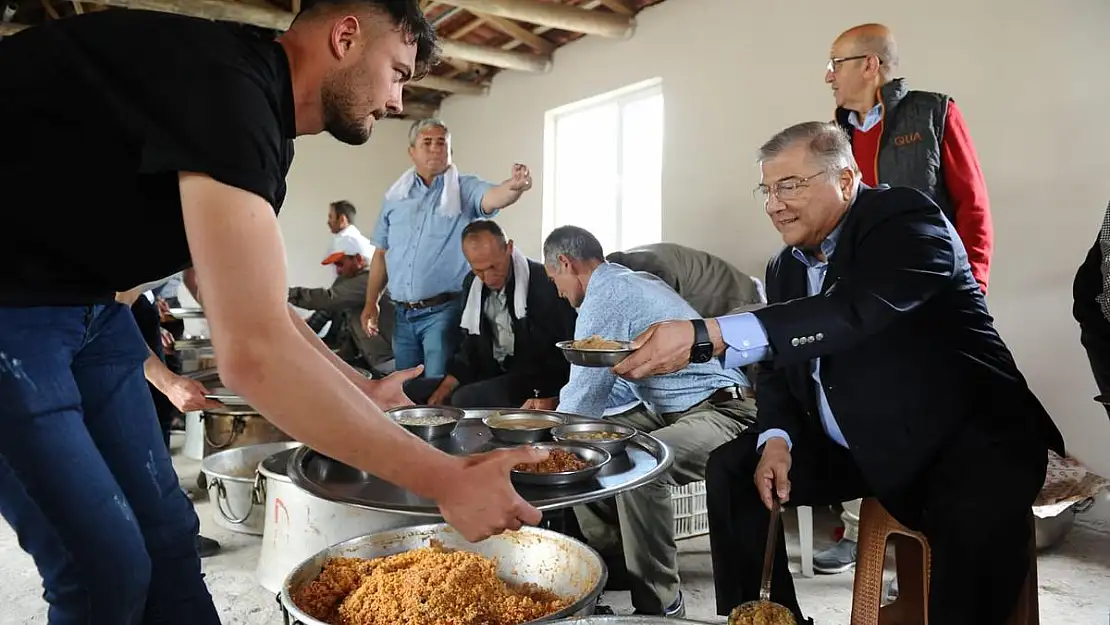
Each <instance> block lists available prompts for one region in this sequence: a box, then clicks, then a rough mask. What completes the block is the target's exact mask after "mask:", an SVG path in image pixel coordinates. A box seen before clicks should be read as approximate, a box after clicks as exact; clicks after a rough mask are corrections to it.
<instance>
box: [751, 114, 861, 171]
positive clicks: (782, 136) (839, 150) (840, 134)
mask: <svg viewBox="0 0 1110 625" xmlns="http://www.w3.org/2000/svg"><path fill="white" fill-rule="evenodd" d="M798 143H805V146H806V149H807V150H808V151H809V154H810V156H812V157H813V158H814V159H816V160H817V161H819V162H820V163H821V165H822V166H824V167H825V169H826V170H828V171H835V170H839V169H851V170H852V171H853V172H855V173H857V174H858V173H859V166H858V165H856V158H855V157H854V156H852V142H851V141H850V140H849V139H848V134H847V133H846V132H845V131H844V129H843V128H841V127H840V126H839V125H838V124H836V122H802V123H800V124H794V125H793V126H791V127H789V128H787V129H785V130H782V131H780V132H779V133H778V134H776V135H775V136H773V137H771V139H770V140H769V141H767V143H764V144H763V145H762V146H761V147H760V148H759V161H760V162H763V161H766V160H768V159H772V158H774V157H776V156H778V155H779V154H781V153H782V152H783V151H785V150H786V149H788V148H792V147H794V146H795V145H797V144H798Z"/></svg>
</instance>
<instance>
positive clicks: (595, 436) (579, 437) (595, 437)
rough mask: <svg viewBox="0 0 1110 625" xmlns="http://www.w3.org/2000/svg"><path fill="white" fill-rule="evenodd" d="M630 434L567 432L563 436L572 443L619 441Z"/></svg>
mask: <svg viewBox="0 0 1110 625" xmlns="http://www.w3.org/2000/svg"><path fill="white" fill-rule="evenodd" d="M627 436H628V434H622V433H620V432H601V431H598V432H567V433H566V434H563V438H566V439H570V440H572V441H619V440H620V439H622V438H626V437H627Z"/></svg>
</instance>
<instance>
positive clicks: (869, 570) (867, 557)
mask: <svg viewBox="0 0 1110 625" xmlns="http://www.w3.org/2000/svg"><path fill="white" fill-rule="evenodd" d="M1029 522H1030V525H1032V523H1033V520H1032V511H1030V520H1029ZM888 539H889V540H890V542H891V543H893V544H894V548H895V550H896V551H897V554H896V556H895V567H896V573H895V574H896V575H897V576H898V598H897V599H895V600H894V601H893V602H892V603H890V604H888V605H885V606H883V605H881V604H882V596H883V565H884V564H885V561H886V545H887V540H888ZM1034 540H1035V539H1034V537H1032V536H1030V544H1029V554H1030V562H1029V575H1028V576H1027V577H1026V579H1025V585H1024V586H1023V587H1022V590H1021V595H1020V596H1019V597H1018V605H1017V606H1016V608H1015V610H1014V614H1013V616H1011V617H1010V620H1009V621H1008V623H1009V625H1038V624H1039V623H1040V614H1039V606H1038V602H1037V552H1036V549H1035V543H1034ZM931 563H932V558H931V556H930V553H929V541H928V540H926V539H925V535H924V534H921V533H920V532H915V531H913V530H911V529H909V528H907V527H905V526H904V525H902V524H901V523H899V522H898V521H896V520H894V517H892V516H890V513H888V512H887V511H886V509H884V508H883V506H882V504H880V503H879V502H878V500H876V499H874V498H868V499H864V500H863V505H862V506H861V508H860V523H859V556H858V558H857V559H856V578H855V582H854V584H853V586H852V625H928V623H929V602H928V601H927V600H926V597H928V596H929V570H930V566H931ZM938 625H943V623H941V624H938Z"/></svg>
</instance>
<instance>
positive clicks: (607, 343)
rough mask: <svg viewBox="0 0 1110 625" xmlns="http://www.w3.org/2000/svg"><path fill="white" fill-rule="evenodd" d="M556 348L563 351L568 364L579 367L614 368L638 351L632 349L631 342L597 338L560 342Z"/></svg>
mask: <svg viewBox="0 0 1110 625" xmlns="http://www.w3.org/2000/svg"><path fill="white" fill-rule="evenodd" d="M555 347H558V348H559V349H560V350H562V352H563V357H564V358H566V359H567V362H569V363H570V364H572V365H578V366H579V367H614V366H616V365H618V364H620V362H621V361H622V360H624V359H625V358H628V356H629V355H631V354H632V352H634V351H636V350H635V349H632V342H631V341H612V340H608V339H603V338H601V337H596V336H591V337H590V338H588V339H580V340H577V341H559V342H558V343H556V344H555Z"/></svg>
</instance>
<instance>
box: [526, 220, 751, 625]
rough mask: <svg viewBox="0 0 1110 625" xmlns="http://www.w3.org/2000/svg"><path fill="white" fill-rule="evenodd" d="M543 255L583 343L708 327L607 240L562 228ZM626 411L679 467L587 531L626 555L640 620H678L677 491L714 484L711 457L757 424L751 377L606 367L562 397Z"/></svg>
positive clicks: (623, 418) (584, 516) (585, 510)
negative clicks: (609, 258) (691, 324)
mask: <svg viewBox="0 0 1110 625" xmlns="http://www.w3.org/2000/svg"><path fill="white" fill-rule="evenodd" d="M543 256H544V266H545V268H546V270H547V274H548V276H550V277H551V279H552V280H553V281H554V282H555V285H556V286H557V287H558V288H559V295H560V296H561V297H563V298H564V299H566V300H567V301H568V302H570V303H571V305H572V306H574V307H576V308H577V309H578V320H577V322H576V324H575V328H574V338H575V340H581V339H586V338H590V337H591V336H600V337H602V338H604V339H609V340H617V341H630V340H632V339H633V338H635V337H636V336H638V335H639V334H640V333H641V332H643V331H644V330H646V329H647V328H648V327H649V326H651V325H652V324H654V323H657V322H660V321H665V320H668V319H676V318H677V319H691V320H697V321H695V323H701V324H704V322H703V321H701V318H700V316H699V315H698V314H697V312H696V311H695V310H694V309H693V307H691V306H690V304H688V303H687V302H686V301H685V300H683V299H682V297H681V296H680V295H679V294H678V293H676V292H675V291H674V290H672V289H671V287H669V286H668V285H667V284H666V283H665V282H663V281H662V280H660V279H659V278H657V277H655V276H653V275H651V274H648V273H641V272H634V271H632V270H630V269H628V268H626V267H623V266H621V265H617V264H612V263H608V262H606V261H605V255H604V253H603V251H602V249H601V244H600V243H598V241H597V239H596V238H595V237H594V236H593V235H592V234H590V233H589V232H587V231H586V230H583V229H582V228H578V227H575V226H563V227H561V228H556V229H555V230H554V231H552V233H551V234H550V235H548V237H547V240H546V242H545V243H544V248H543ZM621 407H625V408H626V410H625V411H624V412H622V413H621V414H617V415H614V416H612V417H607V418H610V419H612V420H613V421H617V422H621V423H624V424H627V425H631V426H633V427H635V428H637V429H639V430H641V431H644V432H650V433H651V434H652V435H653V436H655V437H656V438H658V439H660V440H662V441H663V442H664V443H666V444H667V445H668V446H669V447H670V448H671V450H672V451H673V452H674V466H673V468H672V469H671V471H670V472H669V473H668V474H667V475H664V476H663V477H661V478H660V479H658V480H656V481H655V482H652V483H651V484H647V485H645V486H642V487H640V488H638V489H636V490H633V491H630V492H628V493H625V494H622V495H620V496H618V497H617V498H616V501H615V502H614V501H612V500H610V501H608V502H602V503H600V504H591V505H590V506H580V507H579V508H576V509H575V512H576V514H577V516H578V521H579V525H580V526H581V528H582V531H583V533H584V534H585V535H586V536H587V538H589V539H590V540H591V542H592V543H593V544H595V545H596V546H597V547H598V548H599V549H600V550H602V551H603V552H604V551H610V553H611V552H612V551H613V550H620V549H623V553H624V561H625V565H626V567H627V569H628V573H629V578H630V582H631V590H632V605H633V606H634V607H635V608H636V612H637V614H655V615H664V616H673V617H678V616H681V615H683V614H684V613H685V606H684V605H683V601H682V593H681V592H680V588H679V586H680V580H679V576H678V565H677V552H678V549H677V547H676V546H675V538H674V510H673V507H672V502H671V492H670V489H669V487H671V486H681V485H685V484H689V483H691V482H696V481H699V480H702V479H704V477H705V463H706V460H707V459H708V458H709V453H710V452H712V451H713V450H714V449H716V448H717V446H719V445H721V444H722V443H725V442H727V441H729V440H732V439H734V438H736V437H737V436H739V435H740V433H741V432H743V431H744V430H745V429H746V428H747V427H748V426H750V425H752V424H753V423H754V422H755V401H754V399H753V394H752V392H751V385H750V383H749V382H748V380H747V378H745V377H744V374H743V373H741V372H740V371H738V370H735V369H725V368H723V367H722V365H721V363H720V361H719V360H716V359H707V360H706V361H705V362H702V363H700V364H693V365H691V366H689V367H687V368H685V369H683V370H682V371H678V372H675V373H672V374H669V375H663V376H658V377H652V378H647V379H644V380H636V381H627V380H619V379H618V378H617V377H616V376H615V375H614V374H613V372H612V370H610V369H608V368H604V367H601V368H592V367H590V368H587V367H579V366H572V367H571V372H570V380H569V381H568V382H567V385H566V386H565V387H563V390H562V392H561V393H560V395H559V411H560V412H569V413H575V414H580V415H584V416H589V417H602V416H603V414H606V413H607V412H609V411H610V410H612V409H620V408H621ZM615 526H619V536H620V542H619V543H617V540H616V539H615V536H616V535H617V534H618V531H617V527H615ZM607 542H608V543H609V544H605V543H607ZM613 543H617V544H613ZM607 548H608V549H607ZM614 548H615V549H614Z"/></svg>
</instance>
